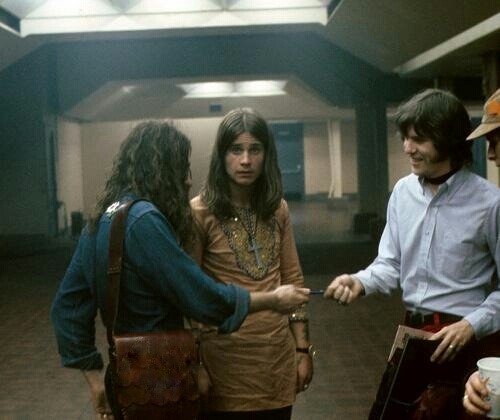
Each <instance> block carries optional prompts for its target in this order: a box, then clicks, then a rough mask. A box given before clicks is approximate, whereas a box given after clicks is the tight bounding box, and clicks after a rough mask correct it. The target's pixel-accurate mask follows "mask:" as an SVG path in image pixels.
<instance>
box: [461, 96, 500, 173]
mask: <svg viewBox="0 0 500 420" xmlns="http://www.w3.org/2000/svg"><path fill="white" fill-rule="evenodd" d="M482 136H485V137H486V140H488V143H489V146H488V159H489V160H491V161H493V162H495V165H496V166H498V167H500V89H498V90H497V91H496V92H495V93H494V94H493V95H491V96H490V97H489V98H488V100H487V101H486V104H485V105H484V115H483V118H482V119H481V124H479V126H478V127H477V128H476V129H475V130H474V131H473V132H472V133H470V135H469V137H467V140H475V139H477V138H479V137H482Z"/></svg>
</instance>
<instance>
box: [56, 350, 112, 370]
mask: <svg viewBox="0 0 500 420" xmlns="http://www.w3.org/2000/svg"><path fill="white" fill-rule="evenodd" d="M62 364H63V366H64V367H67V368H75V369H80V370H95V369H102V368H103V366H104V363H103V361H102V356H101V354H100V353H98V352H94V353H92V354H90V355H88V356H84V357H80V358H74V357H72V358H69V357H64V356H63V357H62Z"/></svg>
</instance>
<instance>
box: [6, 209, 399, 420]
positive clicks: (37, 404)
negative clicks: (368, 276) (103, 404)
mask: <svg viewBox="0 0 500 420" xmlns="http://www.w3.org/2000/svg"><path fill="white" fill-rule="evenodd" d="M315 212H318V209H316V211H315ZM319 213H320V212H318V214H319ZM297 226H298V229H299V230H300V229H302V228H303V227H300V225H299V224H298V225H297ZM323 231H324V230H323ZM326 237H327V236H325V238H326ZM358 239H359V238H358ZM358 239H356V240H358ZM346 245H347V243H346ZM70 251H71V250H70V249H69V248H64V249H58V250H53V251H51V252H46V253H44V254H39V255H33V256H25V257H18V258H10V259H6V260H3V261H0V282H1V285H2V292H3V293H2V294H1V295H0V320H1V322H0V336H1V337H2V340H1V351H0V378H1V385H0V388H1V391H0V420H7V419H15V420H24V419H26V420H28V419H64V420H66V419H82V420H87V419H92V418H93V413H92V407H91V404H90V401H89V397H88V392H87V388H86V384H85V382H84V379H83V377H82V376H81V375H80V373H79V372H78V371H72V370H70V369H64V368H61V367H60V364H59V358H58V355H57V349H56V345H55V340H54V337H53V333H52V327H51V324H50V320H49V308H50V303H51V300H52V298H53V296H54V293H55V291H56V288H57V285H58V282H59V281H60V279H61V277H62V274H63V272H64V270H65V268H66V266H67V264H68V262H69V258H70V254H71V252H70ZM320 257H321V258H320ZM307 258H316V259H317V260H315V261H313V263H312V264H311V263H310V264H309V265H322V264H323V265H324V266H326V267H330V266H331V267H334V268H332V269H331V270H328V271H327V272H328V273H329V274H307V275H306V283H307V285H308V286H309V287H312V288H323V287H324V286H325V285H326V284H328V282H329V281H330V280H331V278H333V276H334V275H335V274H338V271H340V270H342V271H344V270H349V269H351V270H354V269H357V268H359V267H357V266H356V267H354V266H352V267H349V261H345V258H344V257H342V259H343V261H341V262H339V263H338V264H336V258H335V255H331V256H330V257H329V258H328V261H325V260H324V259H322V258H323V257H322V256H316V257H315V256H314V255H312V256H311V255H308V256H307ZM352 261H357V260H356V259H353V260H352ZM335 267H338V270H337V269H336V268H335ZM340 267H341V268H340ZM402 311H403V310H402V306H401V304H400V302H399V297H398V296H393V297H385V296H373V297H368V298H364V299H363V300H362V301H359V302H357V303H355V304H354V305H352V306H349V307H343V306H339V305H337V304H335V303H333V302H331V301H325V300H323V299H322V298H321V297H314V298H313V299H312V302H311V304H310V314H311V315H310V316H311V328H310V329H311V338H312V342H313V343H314V344H315V346H316V349H317V353H318V354H317V357H316V360H315V376H314V379H313V382H312V384H311V386H310V388H309V389H308V391H307V392H306V393H303V394H300V395H299V396H298V399H297V403H296V404H295V407H294V413H293V419H294V420H330V419H337V420H358V419H360V420H361V419H366V416H367V413H368V410H369V407H370V405H371V401H372V399H373V397H374V394H375V391H376V389H377V386H378V381H379V378H380V375H381V373H382V371H383V369H384V366H385V358H386V357H387V354H388V351H389V349H390V345H391V342H392V336H393V334H394V331H395V327H396V325H397V322H398V320H399V319H400V317H401V315H402ZM99 325H100V324H99ZM98 331H99V335H100V347H101V348H102V349H103V350H105V346H104V343H105V340H104V334H103V333H104V331H103V329H102V327H100V328H99V330H98Z"/></svg>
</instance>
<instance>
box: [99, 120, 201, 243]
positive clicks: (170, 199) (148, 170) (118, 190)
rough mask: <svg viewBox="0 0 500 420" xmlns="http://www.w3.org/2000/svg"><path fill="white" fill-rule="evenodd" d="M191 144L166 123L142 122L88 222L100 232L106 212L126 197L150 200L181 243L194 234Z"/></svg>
mask: <svg viewBox="0 0 500 420" xmlns="http://www.w3.org/2000/svg"><path fill="white" fill-rule="evenodd" d="M190 153H191V143H190V141H189V140H188V138H187V137H186V136H185V135H184V134H183V133H182V132H180V131H179V130H177V129H176V128H175V127H174V126H173V125H172V124H170V123H168V122H165V121H145V122H142V123H139V124H138V125H137V126H136V127H135V128H134V129H133V130H132V131H131V132H130V134H129V135H128V136H127V138H126V139H125V141H124V142H123V144H122V146H121V148H120V151H119V152H118V154H117V155H116V157H115V160H114V163H113V169H112V171H111V175H110V176H109V178H108V180H107V182H106V187H105V188H104V191H103V193H102V194H101V197H100V199H99V200H98V202H97V204H96V207H95V209H94V211H93V213H92V215H91V217H90V220H89V230H90V231H91V232H92V231H95V230H97V227H98V224H99V219H100V218H101V216H102V214H103V213H104V212H105V211H106V209H107V208H108V207H109V206H110V205H111V204H112V203H114V202H116V201H118V200H120V199H121V198H122V197H123V195H125V194H133V195H135V196H137V197H138V198H145V199H147V200H149V201H151V202H152V203H153V204H154V205H155V206H156V207H157V208H158V209H159V210H160V211H161V212H162V213H163V214H164V215H165V217H166V218H167V219H168V221H169V223H170V224H171V225H172V227H173V229H174V231H175V232H176V234H177V237H178V239H179V241H180V243H185V242H186V240H188V239H189V236H190V233H191V222H192V219H191V212H190V207H189V195H188V194H189V187H188V186H187V185H186V178H187V176H188V174H189V156H190Z"/></svg>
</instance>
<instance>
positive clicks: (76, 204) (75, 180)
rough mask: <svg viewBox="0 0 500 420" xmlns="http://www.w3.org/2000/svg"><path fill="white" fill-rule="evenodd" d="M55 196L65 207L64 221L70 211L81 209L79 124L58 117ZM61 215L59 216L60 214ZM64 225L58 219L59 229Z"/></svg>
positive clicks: (81, 184) (81, 174) (69, 218)
mask: <svg viewBox="0 0 500 420" xmlns="http://www.w3.org/2000/svg"><path fill="white" fill-rule="evenodd" d="M57 138H58V154H59V156H58V162H57V197H58V199H59V201H62V202H63V203H64V206H65V208H66V223H67V226H68V227H69V226H70V224H71V212H74V211H79V212H81V211H83V173H82V146H81V145H82V141H81V133H80V124H77V123H75V122H71V121H68V120H65V119H62V118H60V119H58V126H57ZM60 217H61V216H60ZM64 226H65V224H64V220H62V221H61V220H60V229H61V228H63V227H64Z"/></svg>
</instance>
